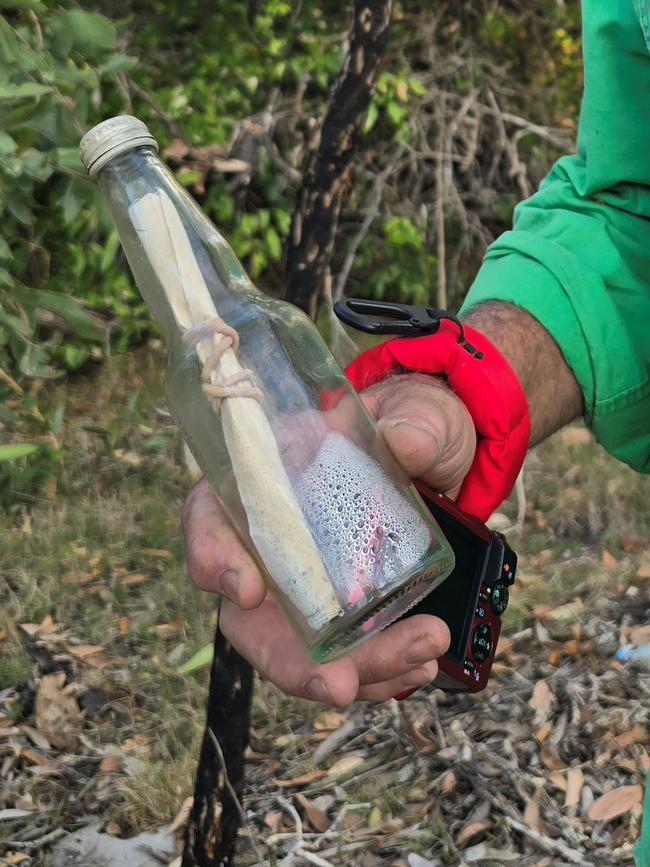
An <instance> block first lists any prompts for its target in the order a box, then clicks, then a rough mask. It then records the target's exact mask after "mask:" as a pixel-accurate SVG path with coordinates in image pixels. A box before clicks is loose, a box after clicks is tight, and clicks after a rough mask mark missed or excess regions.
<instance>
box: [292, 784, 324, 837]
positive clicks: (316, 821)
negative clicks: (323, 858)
mask: <svg viewBox="0 0 650 867" xmlns="http://www.w3.org/2000/svg"><path fill="white" fill-rule="evenodd" d="M296 800H297V801H298V803H299V804H300V806H301V807H302V808H303V810H304V811H305V815H306V816H307V820H308V821H309V824H310V825H311V826H312V828H313V829H314V831H318V832H319V833H321V834H322V833H323V832H324V831H327V829H328V828H329V826H330V825H331V822H330V820H329V819H328V818H327V814H326V813H324V812H323V811H322V810H319V809H318V807H317V806H316V804H314V803H312V802H311V801H310V800H309V799H308V798H306V797H305V796H304V795H301V794H297V795H296Z"/></svg>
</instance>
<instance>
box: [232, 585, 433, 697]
mask: <svg viewBox="0 0 650 867" xmlns="http://www.w3.org/2000/svg"><path fill="white" fill-rule="evenodd" d="M219 622H220V627H221V629H222V631H223V633H224V635H225V636H226V638H227V639H228V641H230V643H231V644H232V645H233V646H234V647H235V649H236V650H237V651H238V652H239V653H240V654H241V655H242V656H243V657H244V658H245V659H247V660H248V661H249V662H250V663H251V665H252V666H253V668H255V669H256V670H257V671H258V672H259V673H260V675H261V676H262V677H264V678H266V679H267V680H270V681H272V683H274V684H275V685H276V686H277V687H279V688H280V689H281V690H282V691H283V692H285V693H287V694H288V695H293V696H297V697H298V698H306V699H312V700H314V701H320V702H323V703H325V704H329V705H334V706H337V707H345V706H346V705H348V704H350V703H351V702H353V701H355V700H356V699H363V700H366V701H385V700H386V699H388V698H390V697H391V696H393V695H396V694H397V693H399V692H402V691H403V690H405V689H411V688H413V687H414V686H421V685H422V684H425V683H430V682H431V681H432V680H433V679H434V678H435V676H436V674H437V672H438V665H437V663H436V661H435V660H436V658H437V657H438V656H441V655H442V654H443V653H445V652H446V650H447V648H448V646H449V630H448V628H447V625H446V624H445V623H443V621H442V620H439V619H438V618H437V617H430V616H429V615H414V616H413V617H410V618H408V619H407V620H403V621H400V622H399V623H396V624H393V626H390V627H389V628H388V629H385V630H384V631H383V632H381V633H379V634H378V635H376V636H374V637H373V638H371V639H370V640H369V641H368V642H366V643H365V644H364V645H362V646H361V647H358V648H356V649H355V650H353V651H352V653H350V654H349V655H347V656H344V657H343V658H341V659H337V660H335V661H334V662H330V663H326V664H325V665H318V664H317V663H315V662H313V661H312V660H311V659H309V657H308V656H307V654H306V653H305V652H304V650H303V648H302V643H301V640H300V639H299V638H298V636H297V635H296V634H295V633H294V631H293V629H292V628H291V626H290V624H289V622H288V620H287V618H286V616H285V614H284V612H283V611H282V609H281V608H280V607H279V606H278V605H277V604H276V603H275V602H274V601H273V599H272V598H271V597H270V596H268V597H267V598H266V599H265V600H264V602H263V604H262V605H260V606H259V607H258V608H256V609H255V610H253V611H242V610H241V609H240V608H238V607H237V606H235V605H232V604H230V603H229V602H227V601H224V602H223V603H222V607H221V614H220V621H219Z"/></svg>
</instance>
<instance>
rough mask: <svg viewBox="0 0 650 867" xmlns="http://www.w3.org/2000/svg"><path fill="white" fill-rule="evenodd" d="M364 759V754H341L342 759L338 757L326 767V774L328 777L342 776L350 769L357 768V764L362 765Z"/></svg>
mask: <svg viewBox="0 0 650 867" xmlns="http://www.w3.org/2000/svg"><path fill="white" fill-rule="evenodd" d="M365 761H366V757H365V756H360V755H354V754H352V755H349V756H343V758H342V759H339V760H338V762H334V764H333V765H332V766H331V767H330V768H328V770H327V776H328V777H343V776H345V775H346V774H349V773H350V771H353V770H354V769H355V768H358V767H359V765H362V764H363V763H364V762H365Z"/></svg>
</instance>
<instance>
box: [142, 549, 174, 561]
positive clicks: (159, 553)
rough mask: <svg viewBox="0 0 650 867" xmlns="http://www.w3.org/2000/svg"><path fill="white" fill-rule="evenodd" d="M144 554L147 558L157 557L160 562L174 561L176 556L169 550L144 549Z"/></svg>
mask: <svg viewBox="0 0 650 867" xmlns="http://www.w3.org/2000/svg"><path fill="white" fill-rule="evenodd" d="M141 553H142V554H145V555H146V556H147V557H156V558H157V559H159V560H173V559H174V555H173V554H172V552H171V551H168V550H167V548H143V549H142V552H141Z"/></svg>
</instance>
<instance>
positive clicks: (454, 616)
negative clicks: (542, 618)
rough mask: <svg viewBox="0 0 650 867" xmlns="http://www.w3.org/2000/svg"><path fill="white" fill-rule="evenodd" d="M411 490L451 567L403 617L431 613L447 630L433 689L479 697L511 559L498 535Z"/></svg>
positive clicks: (423, 488)
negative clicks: (448, 552)
mask: <svg viewBox="0 0 650 867" xmlns="http://www.w3.org/2000/svg"><path fill="white" fill-rule="evenodd" d="M416 487H417V489H418V491H419V492H420V496H421V497H422V499H423V500H424V502H425V504H426V506H427V508H428V509H429V510H430V511H431V514H432V515H433V517H434V518H435V519H436V521H437V522H438V524H439V525H440V528H441V530H442V532H443V533H444V534H445V536H446V538H447V540H448V542H449V544H450V545H451V547H452V549H453V551H454V555H455V557H456V565H455V566H454V569H453V571H452V573H451V574H450V575H449V577H448V578H446V579H445V580H444V581H443V582H442V584H440V585H438V587H436V589H435V590H433V591H432V592H431V593H429V595H428V596H426V597H425V598H424V599H423V600H422V601H421V602H419V603H418V604H417V605H416V606H415V607H413V608H412V609H411V610H410V611H409V612H408V613H407V614H406V615H405V616H406V617H410V616H412V615H413V614H434V615H435V616H436V617H440V618H441V620H444V621H445V623H446V624H447V625H448V626H449V631H450V633H451V643H450V645H449V650H448V652H447V653H446V654H445V655H444V656H442V657H441V658H440V659H439V660H438V665H439V673H438V677H437V678H436V679H435V681H434V685H435V686H437V687H438V688H439V689H442V690H444V691H445V692H479V691H480V690H481V689H484V687H485V686H486V684H487V682H488V679H489V677H490V671H491V669H492V663H493V661H494V654H495V651H496V645H497V641H498V640H499V634H500V632H501V617H502V615H503V613H504V612H505V610H506V608H507V607H508V601H509V588H510V587H511V585H512V584H513V582H514V580H515V572H516V569H517V555H516V554H515V552H514V551H513V550H512V548H511V547H510V546H509V545H508V543H507V542H506V539H505V536H503V534H502V533H496V532H494V531H492V530H490V529H489V528H488V527H486V526H485V524H483V523H482V522H481V521H479V520H478V519H477V518H474V517H472V516H471V515H468V514H466V513H465V512H463V511H462V510H461V509H459V508H458V506H457V505H456V504H455V503H454V502H452V501H451V500H450V499H448V498H447V497H445V496H444V495H443V494H438V493H436V492H435V491H432V490H431V488H429V487H428V486H427V485H425V484H423V483H421V482H418V483H416ZM413 691H414V690H412V691H411V692H413ZM411 692H408V693H401V694H400V695H399V696H397V697H398V698H405V697H406V696H407V695H410V694H411Z"/></svg>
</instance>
